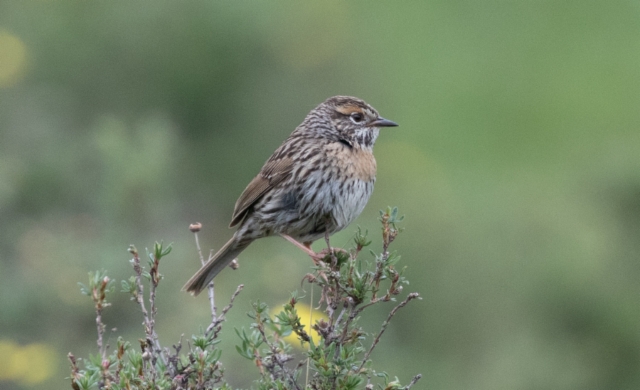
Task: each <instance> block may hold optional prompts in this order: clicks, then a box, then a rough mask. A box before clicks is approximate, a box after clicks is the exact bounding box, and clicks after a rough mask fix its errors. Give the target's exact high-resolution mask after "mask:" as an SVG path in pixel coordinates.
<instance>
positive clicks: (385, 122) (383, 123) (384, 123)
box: [367, 117, 398, 127]
mask: <svg viewBox="0 0 640 390" xmlns="http://www.w3.org/2000/svg"><path fill="white" fill-rule="evenodd" d="M367 126H369V127H396V126H398V124H397V123H396V122H394V121H390V120H389V119H384V118H383V117H378V119H376V120H375V121H373V122H371V123H369V124H368V125H367Z"/></svg>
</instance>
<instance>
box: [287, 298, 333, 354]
mask: <svg viewBox="0 0 640 390" xmlns="http://www.w3.org/2000/svg"><path fill="white" fill-rule="evenodd" d="M280 310H282V308H281V309H280ZM296 311H297V312H298V317H300V323H301V324H302V325H303V326H304V330H305V332H307V334H308V335H309V337H311V339H312V340H313V343H314V344H316V345H318V343H319V342H320V336H319V335H318V332H316V331H315V330H313V329H311V325H313V324H315V323H316V321H318V320H320V319H323V320H326V319H327V316H326V315H325V314H324V313H323V312H321V311H319V310H315V309H313V308H311V307H310V306H309V305H306V304H304V303H301V302H298V303H296ZM284 340H285V341H286V342H288V343H289V344H291V345H295V346H296V347H300V342H299V341H298V337H297V336H296V334H295V333H293V332H292V333H291V334H290V335H288V336H287V337H285V338H284Z"/></svg>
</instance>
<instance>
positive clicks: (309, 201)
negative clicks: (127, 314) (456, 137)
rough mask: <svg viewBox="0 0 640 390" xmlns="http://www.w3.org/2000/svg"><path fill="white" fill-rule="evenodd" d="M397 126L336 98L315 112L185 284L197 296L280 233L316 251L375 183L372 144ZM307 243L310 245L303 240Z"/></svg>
mask: <svg viewBox="0 0 640 390" xmlns="http://www.w3.org/2000/svg"><path fill="white" fill-rule="evenodd" d="M391 126H398V125H397V124H396V123H395V122H392V121H390V120H387V119H384V118H382V117H381V116H379V115H378V112H377V111H376V110H375V109H374V108H373V107H371V106H370V105H368V104H367V103H365V102H364V101H362V100H360V99H358V98H355V97H349V96H334V97H332V98H329V99H327V100H326V101H325V102H324V103H321V104H320V105H319V106H318V107H316V108H314V109H313V110H311V112H310V113H309V114H308V115H307V117H306V118H305V120H304V121H303V122H302V124H300V126H298V127H297V128H296V129H295V130H294V131H293V133H291V135H290V136H289V138H287V139H286V140H285V141H284V142H283V143H282V145H280V147H279V148H278V149H277V150H276V151H275V152H274V153H273V155H272V156H271V157H270V158H269V160H267V162H266V163H265V164H264V166H263V167H262V169H261V170H260V173H259V174H258V176H256V177H255V178H254V179H253V180H252V181H251V183H249V185H248V186H247V188H246V189H245V190H244V192H243V193H242V195H240V198H239V199H238V201H237V202H236V206H235V209H234V211H233V216H232V217H231V224H230V225H229V226H230V227H233V226H236V225H239V227H238V230H237V231H236V232H235V234H234V235H233V237H232V238H231V239H230V240H229V242H227V243H226V244H225V245H224V246H223V247H222V248H221V249H220V250H219V251H218V253H216V254H215V255H214V256H213V258H212V259H211V260H209V261H208V262H207V263H206V264H205V265H204V266H203V267H202V268H201V269H200V270H199V271H198V272H197V273H196V274H195V275H193V277H191V279H189V281H188V282H187V283H186V284H185V286H184V287H183V290H186V291H188V292H190V293H191V294H193V295H197V294H199V293H200V291H202V289H204V288H205V286H206V285H207V284H208V283H209V282H210V281H211V280H212V279H213V278H214V277H215V276H216V275H217V274H218V273H219V272H220V271H222V269H223V268H224V267H226V266H227V265H228V264H229V263H230V262H231V261H232V260H233V259H235V258H236V257H237V256H238V255H239V254H240V252H242V251H243V250H245V249H246V248H247V247H248V246H249V244H251V243H252V242H253V241H254V240H256V239H258V238H262V237H267V236H271V235H274V234H279V235H281V236H283V237H284V238H286V239H288V240H289V241H291V242H293V243H294V244H296V245H298V246H299V247H301V248H302V249H303V250H306V251H307V252H308V253H310V254H313V252H312V251H311V250H310V249H309V248H310V245H311V243H312V242H313V241H315V240H317V239H319V238H321V237H323V236H325V234H326V235H327V236H328V235H330V234H333V233H335V232H337V231H340V230H342V229H344V228H345V227H347V226H348V225H349V224H350V223H351V222H353V220H354V219H356V218H357V217H358V215H360V213H361V212H362V209H364V206H365V205H366V204H367V201H368V200H369V196H371V192H372V191H373V184H374V183H375V181H376V160H375V158H374V157H373V144H374V143H375V142H376V138H378V133H379V131H380V130H379V128H380V127H391ZM300 243H302V244H304V246H303V245H302V244H300Z"/></svg>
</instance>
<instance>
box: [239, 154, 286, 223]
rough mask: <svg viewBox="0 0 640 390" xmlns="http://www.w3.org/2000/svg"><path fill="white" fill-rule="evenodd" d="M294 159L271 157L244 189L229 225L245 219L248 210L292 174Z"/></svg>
mask: <svg viewBox="0 0 640 390" xmlns="http://www.w3.org/2000/svg"><path fill="white" fill-rule="evenodd" d="M292 168H293V160H292V159H291V158H290V157H282V158H279V159H270V160H269V161H267V163H266V164H264V166H263V167H262V169H261V170H260V173H259V174H258V176H256V177H255V178H254V179H253V180H251V183H249V185H248V186H247V188H245V189H244V191H243V192H242V195H240V198H238V201H236V207H235V209H234V210H233V216H232V217H231V223H230V224H229V227H234V226H235V225H237V224H238V223H240V221H242V220H243V219H244V216H245V215H246V214H247V210H248V209H249V207H251V206H252V205H253V204H255V203H256V202H257V201H258V199H260V198H261V197H262V196H263V195H264V194H266V193H267V191H269V190H270V189H272V188H274V187H275V186H277V185H278V183H280V182H282V181H283V180H284V179H286V178H287V177H289V176H290V175H291V170H292Z"/></svg>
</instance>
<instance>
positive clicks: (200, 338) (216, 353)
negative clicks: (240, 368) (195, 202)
mask: <svg viewBox="0 0 640 390" xmlns="http://www.w3.org/2000/svg"><path fill="white" fill-rule="evenodd" d="M401 220H402V217H398V210H397V209H396V208H393V209H392V208H388V209H387V210H386V211H384V212H383V211H381V212H380V221H381V223H382V252H381V253H379V254H376V253H374V252H373V251H372V252H371V253H372V254H373V256H374V260H373V261H366V260H361V259H360V258H359V257H360V254H361V252H362V250H363V249H364V248H365V247H367V246H368V245H370V244H371V241H369V240H368V239H367V232H364V233H363V232H362V231H361V230H360V229H358V231H357V233H356V235H355V239H354V241H355V246H354V248H352V249H351V250H349V251H348V252H347V251H344V250H340V249H333V248H331V249H329V248H328V249H325V250H323V251H322V252H320V254H319V255H318V256H316V257H315V259H314V266H313V268H312V272H310V273H309V274H307V275H306V276H305V277H304V279H303V282H306V283H309V284H311V285H312V286H311V287H312V288H311V289H310V290H311V291H312V292H313V285H316V286H317V287H318V289H319V290H320V291H321V293H320V299H319V307H320V308H321V309H322V311H324V313H325V318H323V319H318V320H316V321H315V323H314V324H313V325H312V326H311V327H310V329H306V327H305V326H304V325H302V319H301V317H300V315H299V314H298V310H297V309H296V305H297V303H298V302H299V299H300V298H301V297H300V296H299V294H298V293H297V292H295V291H294V292H293V293H292V294H291V298H290V300H289V302H288V303H287V304H286V305H284V307H283V308H282V310H280V311H279V313H277V314H276V315H274V316H272V315H270V314H269V309H268V306H267V305H266V304H265V303H264V302H260V301H256V302H254V303H253V310H252V311H251V312H250V313H248V315H249V317H250V318H251V319H252V321H253V322H252V323H251V324H250V325H249V327H248V328H249V329H248V331H247V330H245V329H236V330H235V331H236V334H237V335H238V337H239V339H240V341H239V345H237V346H236V349H237V352H238V353H239V354H240V355H241V356H243V357H245V358H247V359H249V360H252V361H253V362H254V363H255V366H256V367H257V369H258V379H257V380H256V388H257V389H260V390H267V389H269V390H270V389H279V390H285V389H286V390H294V389H295V390H302V389H323V390H324V389H344V390H350V389H374V388H375V387H377V388H378V389H385V390H387V389H389V390H391V389H409V388H411V387H412V386H413V385H414V384H415V383H416V382H417V381H418V380H419V379H420V377H421V375H416V376H415V377H414V378H413V380H412V381H411V382H410V383H409V384H408V385H406V386H402V385H401V384H400V383H399V381H398V380H397V378H395V379H390V376H389V375H388V374H387V373H385V372H383V371H376V370H374V369H373V363H372V361H371V359H370V357H371V353H372V352H373V350H374V349H375V348H376V346H377V345H378V342H379V341H380V338H381V337H382V335H383V334H384V332H385V330H386V329H387V326H388V325H389V322H390V321H391V319H392V318H393V316H394V315H395V314H396V312H397V311H398V310H399V309H400V308H402V307H404V306H405V305H407V304H408V303H409V302H410V301H412V300H414V299H416V298H419V296H418V294H417V293H410V294H408V295H406V296H405V298H404V299H403V300H402V301H401V302H399V303H397V304H396V305H395V306H394V307H393V308H392V309H391V310H390V311H389V314H388V316H387V318H386V320H385V321H384V322H383V323H382V325H381V327H380V328H379V330H378V331H376V332H373V333H367V332H365V331H364V330H363V328H362V327H361V326H360V324H359V320H360V315H361V313H362V312H363V311H364V310H365V309H368V308H370V307H371V306H373V305H377V304H382V303H384V302H395V301H396V298H395V297H396V296H399V295H401V294H402V290H403V286H405V285H407V284H408V281H407V280H406V278H405V277H404V276H403V271H404V269H401V270H398V269H397V264H398V261H399V260H400V256H399V255H397V254H396V253H395V252H390V251H389V246H390V245H391V243H392V242H393V241H394V240H395V238H396V236H397V235H398V233H399V231H400V230H399V229H398V227H397V224H398V223H399V222H400V221H401ZM191 230H192V231H193V232H194V233H195V234H196V244H197V243H198V239H197V231H198V230H199V226H197V225H192V226H191ZM328 242H329V240H328V239H327V243H328ZM198 251H200V248H199V245H198ZM129 252H130V253H131V254H132V255H133V258H132V259H131V264H132V266H133V270H134V276H132V277H131V278H130V279H129V280H125V281H122V282H121V287H122V291H123V292H126V293H128V294H130V295H131V299H132V300H133V301H135V302H136V303H137V304H138V305H139V307H140V309H141V312H142V315H143V317H144V322H143V325H144V332H145V337H144V338H143V339H140V340H139V346H138V347H137V348H134V347H133V346H132V344H131V343H130V342H126V341H124V340H123V339H122V338H118V340H117V344H116V348H115V349H114V350H113V351H112V352H111V353H110V354H107V350H108V346H107V345H105V344H104V341H103V335H104V331H105V324H104V323H103V322H102V311H103V310H104V309H105V308H107V307H108V306H110V303H109V302H108V301H107V297H108V294H109V293H111V292H112V291H113V290H114V287H115V283H114V282H113V281H112V280H110V279H109V277H108V276H107V274H106V272H104V271H99V272H95V273H90V277H89V285H88V286H84V285H82V286H81V291H82V293H84V294H85V295H88V296H89V297H91V299H92V300H93V302H94V305H95V311H96V326H97V333H98V340H97V346H98V354H97V355H95V356H90V357H89V358H88V359H78V358H76V357H74V356H73V355H72V354H71V353H70V354H69V360H70V362H71V378H70V379H71V386H72V388H73V389H74V390H85V389H92V388H98V389H113V390H119V389H176V390H177V389H221V390H223V389H231V387H230V386H229V384H228V383H227V382H226V381H225V379H224V368H223V365H222V363H221V362H220V357H221V355H222V351H221V350H220V349H219V348H218V347H217V346H216V345H217V343H218V341H219V340H218V335H219V333H220V331H221V330H222V325H223V324H224V322H225V316H226V314H227V312H228V311H229V310H230V309H231V308H232V306H233V301H234V299H235V298H236V297H237V295H238V294H239V293H240V291H241V290H242V288H243V286H242V285H240V286H238V288H237V289H236V291H235V293H234V294H233V295H232V297H231V299H230V302H229V304H228V305H227V306H226V307H225V308H223V309H222V310H221V311H220V313H217V310H216V306H215V304H214V297H215V295H214V286H213V283H211V284H209V286H208V293H209V301H210V304H211V314H212V320H211V323H210V324H209V325H208V326H207V328H206V330H204V331H203V332H202V334H200V335H194V336H192V337H191V342H190V343H188V350H187V351H183V341H182V339H181V340H180V341H179V342H178V343H177V344H176V345H174V346H173V347H172V349H169V348H166V347H163V346H161V345H160V343H159V340H158V336H157V334H156V331H155V318H156V313H157V307H156V304H155V295H156V290H157V288H158V285H159V283H160V281H161V280H162V274H160V273H159V266H160V260H161V259H162V258H163V257H165V256H167V255H168V254H169V253H170V252H171V246H170V245H169V246H167V247H164V246H163V244H162V243H156V244H155V245H154V248H153V251H152V253H148V261H147V267H146V268H145V267H143V266H142V265H141V260H140V256H139V254H138V251H137V250H136V248H135V247H133V246H131V247H130V248H129ZM201 261H202V262H203V263H204V259H202V256H201ZM145 284H146V285H148V287H149V293H148V301H149V304H150V306H149V309H148V310H147V307H146V304H145V294H144V286H145ZM292 334H293V335H295V337H296V338H297V340H298V342H299V343H300V345H301V346H302V347H303V348H304V350H305V351H306V353H305V354H304V356H303V357H302V358H296V357H295V355H294V354H293V353H292V352H291V345H290V344H289V343H288V342H286V341H285V337H287V336H290V335H292ZM79 360H82V362H81V363H82V364H79V362H78V361H79ZM80 365H82V368H80ZM303 373H304V375H303Z"/></svg>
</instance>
